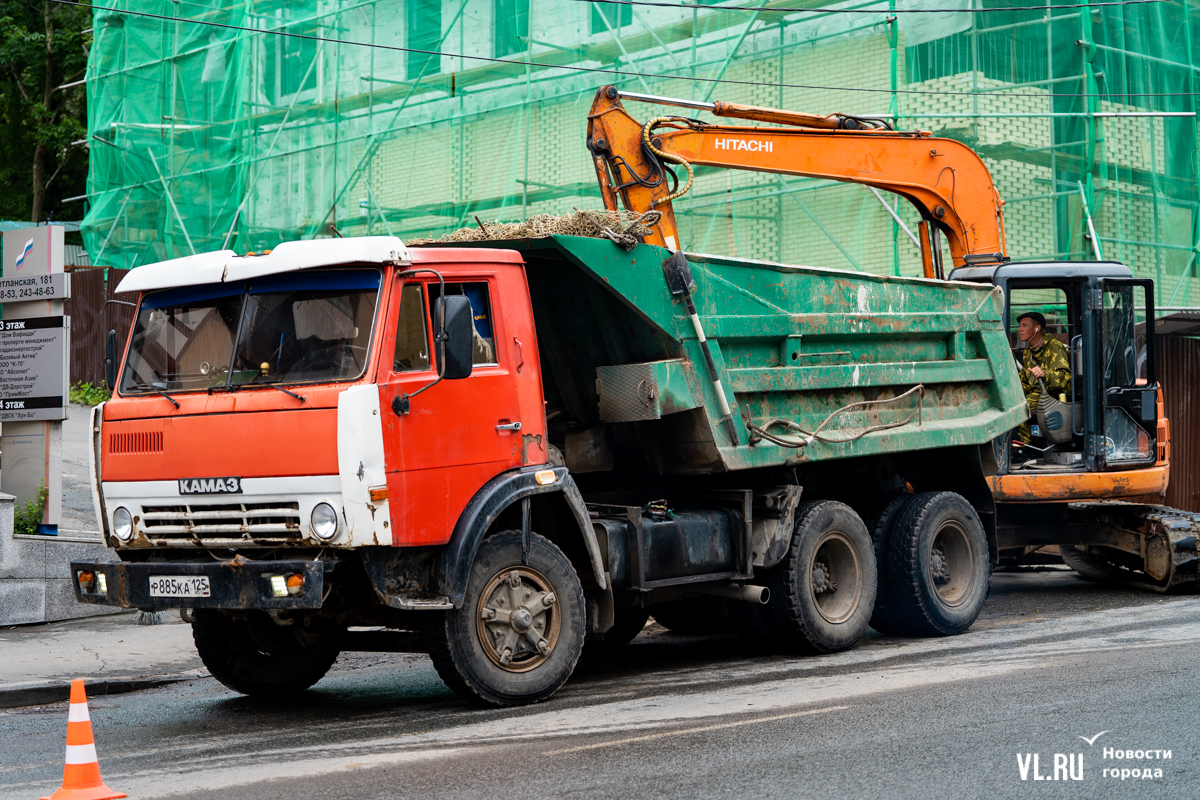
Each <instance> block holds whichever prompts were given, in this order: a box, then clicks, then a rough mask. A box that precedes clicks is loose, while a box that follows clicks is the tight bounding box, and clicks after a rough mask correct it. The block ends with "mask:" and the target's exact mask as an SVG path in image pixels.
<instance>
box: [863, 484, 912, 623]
mask: <svg viewBox="0 0 1200 800" xmlns="http://www.w3.org/2000/svg"><path fill="white" fill-rule="evenodd" d="M912 497H913V495H911V494H898V495H896V496H895V497H893V498H891V499H890V500H888V502H887V503H886V504H884V506H883V508H881V509H879V510H878V511H877V512H875V514H874V516H873V517H872V518H871V520H870V521H869V522H868V523H867V528H868V530H870V531H871V541H872V542H873V543H874V545H875V566H876V568H877V571H878V573H879V578H878V583H879V585H878V590H877V592H876V594H875V610H874V611H873V612H872V613H871V622H870V625H871V627H872V628H874V629H875V630H877V631H879V632H880V633H882V634H883V635H884V636H902V635H903V634H904V632H905V630H904V625H903V624H902V623H901V621H900V620H899V619H898V618H897V617H896V614H895V612H894V609H893V607H892V604H891V602H890V601H889V598H890V597H891V596H892V594H893V592H892V589H891V587H890V585H889V583H888V578H889V576H890V574H891V573H890V572H888V570H886V569H884V564H886V563H887V552H888V542H889V541H890V537H891V532H892V525H893V524H895V522H896V518H897V517H899V516H900V511H901V510H902V509H903V508H904V506H905V505H906V504H907V503H908V501H909V500H911V499H912Z"/></svg>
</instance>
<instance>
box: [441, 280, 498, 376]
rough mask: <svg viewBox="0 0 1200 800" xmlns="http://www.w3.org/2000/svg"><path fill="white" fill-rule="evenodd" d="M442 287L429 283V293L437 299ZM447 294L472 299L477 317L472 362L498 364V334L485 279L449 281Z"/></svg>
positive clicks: (481, 364) (473, 309)
mask: <svg viewBox="0 0 1200 800" xmlns="http://www.w3.org/2000/svg"><path fill="white" fill-rule="evenodd" d="M439 294H440V287H439V286H438V285H437V284H436V283H431V284H430V285H429V295H430V297H431V298H433V299H436V298H437V297H438V295H439ZM446 294H447V295H453V294H461V295H466V297H467V299H468V300H470V301H471V314H472V316H473V317H474V319H475V331H474V339H475V348H474V352H473V353H472V357H471V363H472V364H474V365H475V366H477V367H478V366H487V365H491V364H496V363H498V362H497V359H496V334H495V331H494V330H493V328H492V304H491V303H490V302H489V299H488V285H487V283H486V282H485V281H477V282H476V281H472V282H471V283H447V284H446Z"/></svg>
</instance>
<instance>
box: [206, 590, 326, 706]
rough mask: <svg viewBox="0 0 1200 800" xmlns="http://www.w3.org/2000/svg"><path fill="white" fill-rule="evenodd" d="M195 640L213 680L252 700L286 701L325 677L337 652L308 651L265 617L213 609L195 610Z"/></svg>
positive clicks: (287, 630)
mask: <svg viewBox="0 0 1200 800" xmlns="http://www.w3.org/2000/svg"><path fill="white" fill-rule="evenodd" d="M192 614H193V615H194V617H195V621H194V622H193V623H192V639H193V640H194V641H195V643H196V651H197V652H198V653H199V654H200V660H201V661H203V662H204V666H206V667H208V671H209V672H210V673H212V676H213V677H214V678H216V679H217V680H219V681H220V682H221V683H223V684H225V685H226V686H228V687H229V688H230V689H233V690H234V691H235V692H240V693H242V694H246V695H250V696H252V697H286V696H288V695H291V694H295V693H296V692H302V691H304V690H305V689H307V688H308V687H310V686H312V685H313V684H314V683H316V682H317V681H319V680H321V678H323V677H324V676H325V673H326V672H328V671H329V668H330V667H332V666H333V662H334V661H336V660H337V657H338V651H337V650H332V649H323V650H310V649H307V648H305V647H302V646H301V645H300V642H299V641H297V639H296V636H295V634H294V633H292V631H291V630H289V629H288V628H286V627H281V626H279V625H276V624H275V623H274V622H273V621H272V620H271V618H270V617H268V616H267V615H266V614H261V613H251V614H249V615H248V616H247V618H246V619H238V620H235V619H234V618H233V615H232V614H230V613H228V612H224V611H216V610H213V609H199V608H198V609H196V610H194V611H193V612H192Z"/></svg>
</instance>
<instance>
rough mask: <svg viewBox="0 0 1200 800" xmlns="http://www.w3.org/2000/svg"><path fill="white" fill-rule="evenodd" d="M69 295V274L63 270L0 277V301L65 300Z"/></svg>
mask: <svg viewBox="0 0 1200 800" xmlns="http://www.w3.org/2000/svg"><path fill="white" fill-rule="evenodd" d="M70 296H71V276H70V275H69V274H67V273H65V272H58V273H55V274H53V275H26V276H23V277H20V278H0V303H23V302H25V301H27V300H65V299H67V298H68V297H70Z"/></svg>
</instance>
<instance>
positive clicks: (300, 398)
mask: <svg viewBox="0 0 1200 800" xmlns="http://www.w3.org/2000/svg"><path fill="white" fill-rule="evenodd" d="M240 385H242V386H247V385H248V386H270V387H271V388H272V389H278V390H279V391H281V392H283V393H284V394H290V395H291V396H292V397H294V398H296V399H297V400H299V401H300V402H301V403H303V402H304V396H303V395H298V394H296V393H295V392H289V391H288V390H287V389H285V388H283V387H282V386H280V385H279V384H278V383H251V384H240Z"/></svg>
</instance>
